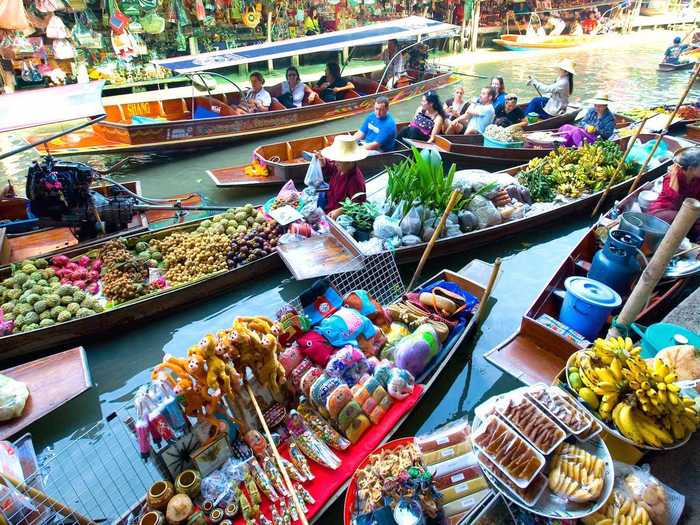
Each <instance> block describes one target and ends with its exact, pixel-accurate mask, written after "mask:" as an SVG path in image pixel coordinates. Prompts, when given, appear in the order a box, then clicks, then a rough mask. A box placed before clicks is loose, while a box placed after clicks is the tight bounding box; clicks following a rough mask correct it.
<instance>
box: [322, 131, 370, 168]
mask: <svg viewBox="0 0 700 525" xmlns="http://www.w3.org/2000/svg"><path fill="white" fill-rule="evenodd" d="M321 155H323V156H324V157H325V158H327V159H328V160H334V161H336V162H357V161H358V160H362V159H366V158H367V155H369V153H368V152H367V150H366V149H365V148H363V147H361V146H359V145H358V144H357V142H355V139H354V138H353V137H351V136H350V135H339V136H337V137H335V139H334V140H333V144H331V145H330V146H328V147H327V148H323V149H322V150H321Z"/></svg>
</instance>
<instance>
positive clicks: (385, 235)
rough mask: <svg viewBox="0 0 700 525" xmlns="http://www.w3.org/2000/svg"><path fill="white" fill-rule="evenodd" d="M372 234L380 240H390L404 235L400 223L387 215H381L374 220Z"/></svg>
mask: <svg viewBox="0 0 700 525" xmlns="http://www.w3.org/2000/svg"><path fill="white" fill-rule="evenodd" d="M372 232H373V233H374V236H375V237H379V238H380V239H389V238H391V237H396V236H401V234H402V231H401V226H399V223H398V221H395V220H394V219H391V218H389V217H387V216H386V215H380V216H379V217H377V218H376V219H374V224H373V225H372Z"/></svg>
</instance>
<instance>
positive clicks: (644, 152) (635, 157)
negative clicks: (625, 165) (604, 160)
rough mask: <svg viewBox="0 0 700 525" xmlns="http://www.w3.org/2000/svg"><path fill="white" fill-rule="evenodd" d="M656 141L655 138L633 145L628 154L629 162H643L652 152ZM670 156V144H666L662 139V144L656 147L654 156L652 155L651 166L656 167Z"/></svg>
mask: <svg viewBox="0 0 700 525" xmlns="http://www.w3.org/2000/svg"><path fill="white" fill-rule="evenodd" d="M655 143H656V141H655V140H649V141H647V142H645V143H644V144H640V143H639V142H637V143H635V144H634V146H632V149H631V150H630V152H629V154H628V155H627V162H636V163H637V164H643V163H644V161H645V160H646V158H647V157H648V156H649V153H651V150H652V149H653V148H654V144H655ZM670 157H671V154H670V153H669V151H668V146H667V145H666V142H664V141H661V144H659V147H658V148H656V151H655V152H654V156H653V157H652V159H651V161H650V163H649V164H650V166H651V167H654V166H656V165H658V164H659V163H661V162H662V161H664V160H665V159H667V158H670Z"/></svg>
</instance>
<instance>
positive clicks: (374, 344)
mask: <svg viewBox="0 0 700 525" xmlns="http://www.w3.org/2000/svg"><path fill="white" fill-rule="evenodd" d="M357 344H358V346H359V347H360V348H361V349H362V352H363V353H364V354H365V355H366V356H369V357H372V356H376V355H378V354H379V353H380V352H381V349H382V348H383V347H384V345H385V344H386V336H385V335H384V332H382V331H381V330H377V333H376V334H374V336H373V337H370V338H369V339H367V338H365V337H363V336H361V335H359V336H357Z"/></svg>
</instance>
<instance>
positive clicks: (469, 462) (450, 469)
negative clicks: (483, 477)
mask: <svg viewBox="0 0 700 525" xmlns="http://www.w3.org/2000/svg"><path fill="white" fill-rule="evenodd" d="M473 465H476V454H474V452H473V451H472V452H469V453H467V454H463V455H461V456H457V457H454V458H452V459H448V460H447V461H443V462H441V463H435V464H434V465H428V472H430V474H431V475H432V476H433V477H435V478H439V477H443V476H449V475H450V474H452V473H455V472H458V471H460V470H464V469H466V468H467V467H471V466H473Z"/></svg>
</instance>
